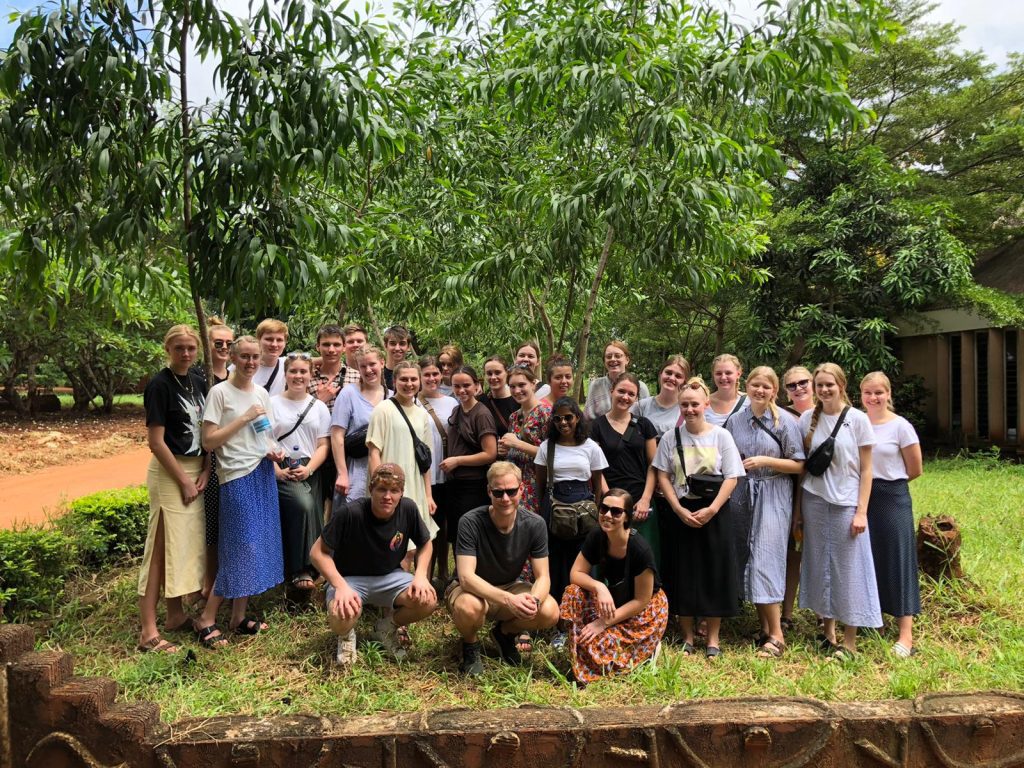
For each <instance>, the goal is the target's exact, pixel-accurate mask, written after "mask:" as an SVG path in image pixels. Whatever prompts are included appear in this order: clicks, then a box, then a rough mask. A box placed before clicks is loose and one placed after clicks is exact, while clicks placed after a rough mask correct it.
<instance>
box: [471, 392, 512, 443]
mask: <svg viewBox="0 0 1024 768" xmlns="http://www.w3.org/2000/svg"><path fill="white" fill-rule="evenodd" d="M480 402H481V403H483V404H484V405H486V406H487V410H489V411H490V412H491V416H493V417H494V426H495V427H497V429H498V434H502V435H503V434H505V433H506V432H508V421H509V419H511V418H512V414H513V413H515V412H516V411H518V410H519V403H517V402H516V399H515V398H514V397H512V395H509V396H508V397H494V396H493V395H491V393H490V392H488V393H487V394H486V395H481V396H480Z"/></svg>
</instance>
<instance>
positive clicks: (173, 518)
mask: <svg viewBox="0 0 1024 768" xmlns="http://www.w3.org/2000/svg"><path fill="white" fill-rule="evenodd" d="M174 458H175V459H176V460H177V462H178V465H179V466H180V467H181V468H182V469H183V470H185V474H187V475H188V476H189V477H191V478H192V479H193V480H197V479H198V478H199V474H200V473H201V472H202V470H203V459H202V457H201V456H175V457H174ZM146 485H147V487H148V488H149V532H148V533H147V534H146V549H145V552H144V553H143V555H142V570H140V571H139V595H144V594H146V586H147V584H148V581H149V566H150V561H151V559H152V557H153V545H154V543H155V541H156V529H157V525H158V524H159V522H160V516H161V513H162V514H163V520H164V597H181V596H182V595H189V594H192V593H193V592H198V591H199V590H200V589H202V587H203V572H204V570H205V568H206V513H205V511H204V508H203V494H201V493H200V494H199V495H198V496H196V498H195V500H193V502H192V503H191V504H188V505H186V504H184V503H183V502H182V500H181V487H180V486H179V485H178V481H177V480H175V479H174V478H173V477H171V475H170V473H169V472H168V471H167V470H166V469H164V467H163V465H162V464H161V463H160V462H159V461H158V460H157V458H156V456H154V457H153V458H152V459H150V462H149V471H148V472H147V473H146Z"/></svg>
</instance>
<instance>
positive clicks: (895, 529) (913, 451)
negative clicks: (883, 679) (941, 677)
mask: <svg viewBox="0 0 1024 768" xmlns="http://www.w3.org/2000/svg"><path fill="white" fill-rule="evenodd" d="M860 400H861V403H862V404H863V406H864V410H865V411H866V412H867V414H868V419H870V420H871V427H872V429H873V430H874V433H875V447H874V448H873V449H872V450H871V497H870V499H869V500H868V527H869V528H870V530H871V553H872V557H873V559H874V563H875V579H876V582H877V584H878V599H879V603H880V605H881V608H882V612H883V613H888V614H889V615H890V616H895V617H896V622H897V625H898V627H899V633H900V634H899V638H897V640H896V643H895V645H893V647H892V650H893V653H895V654H896V655H897V656H900V657H903V658H906V657H907V656H910V655H911V654H913V653H915V650H916V649H915V648H914V616H916V615H917V614H919V613H920V612H921V588H920V585H919V584H918V580H917V544H916V540H915V533H914V507H913V504H912V502H911V499H910V487H909V484H910V482H911V481H912V480H914V479H915V478H918V477H920V476H921V472H922V470H923V463H922V460H921V442H920V440H918V438H917V433H916V432H915V431H914V428H913V427H912V426H911V425H910V422H909V421H907V420H906V419H904V418H903V417H902V416H898V415H897V414H896V413H895V411H894V410H893V407H892V385H891V384H890V383H889V377H888V376H886V375H885V374H884V373H882V372H881V371H874V372H872V373H869V374H868V375H867V376H865V377H864V378H863V379H861V382H860Z"/></svg>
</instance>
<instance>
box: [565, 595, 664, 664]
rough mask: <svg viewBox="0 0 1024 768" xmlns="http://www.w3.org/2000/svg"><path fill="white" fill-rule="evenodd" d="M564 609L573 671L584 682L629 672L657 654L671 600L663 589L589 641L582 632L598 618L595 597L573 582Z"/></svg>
mask: <svg viewBox="0 0 1024 768" xmlns="http://www.w3.org/2000/svg"><path fill="white" fill-rule="evenodd" d="M560 611H561V617H562V619H563V620H565V621H567V622H569V624H570V625H571V629H570V630H569V638H568V642H567V646H568V648H569V656H570V658H571V659H572V672H573V674H574V675H575V676H576V679H577V680H578V681H580V682H581V683H589V682H591V681H593V680H596V679H598V678H599V677H602V676H604V675H618V674H622V673H625V672H629V671H630V670H631V669H633V667H636V666H638V665H639V664H643V663H644V662H645V661H647V660H648V659H649V658H651V656H653V655H654V651H655V649H656V648H657V647H658V643H659V642H661V637H662V635H664V634H665V627H666V626H668V599H667V598H666V597H665V592H664V591H663V590H660V589H659V590H658V591H657V592H655V593H654V596H653V597H651V602H649V603H648V604H647V607H646V608H644V609H643V610H642V611H641V612H640V613H638V614H637V615H636V616H634V617H633V618H631V619H626V621H622V622H619V623H618V624H616V625H614V626H611V627H608V628H607V629H606V630H604V632H602V633H601V634H599V635H598V636H597V637H595V638H594V639H593V640H591V641H590V642H588V643H583V642H582V641H580V640H579V634H580V632H581V631H582V630H583V628H584V627H585V626H586V625H587V624H589V623H590V622H592V621H594V620H595V619H597V603H596V601H595V600H594V596H593V595H592V594H591V593H590V592H587V591H586V590H585V589H583V588H581V587H580V586H579V585H577V584H570V585H569V586H568V587H566V588H565V592H564V593H563V595H562V604H561V608H560Z"/></svg>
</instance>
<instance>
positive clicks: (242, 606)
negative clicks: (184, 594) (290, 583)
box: [194, 336, 284, 648]
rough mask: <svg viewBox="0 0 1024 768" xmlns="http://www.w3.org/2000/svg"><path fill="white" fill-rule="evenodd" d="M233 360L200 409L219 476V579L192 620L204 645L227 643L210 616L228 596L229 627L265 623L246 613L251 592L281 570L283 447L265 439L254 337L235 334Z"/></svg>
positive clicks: (274, 580)
mask: <svg viewBox="0 0 1024 768" xmlns="http://www.w3.org/2000/svg"><path fill="white" fill-rule="evenodd" d="M231 362H232V363H233V364H234V369H233V370H232V372H231V376H230V377H229V378H228V380H227V381H225V382H224V383H223V384H218V385H217V386H216V387H214V388H213V389H211V390H210V396H209V398H208V399H207V403H206V411H205V412H204V413H203V447H204V448H205V449H206V450H208V451H213V450H215V451H217V464H218V466H219V468H220V483H221V484H220V538H219V542H218V546H217V560H218V568H217V580H216V582H215V583H214V585H213V593H212V594H211V595H210V597H209V599H208V600H207V601H206V607H205V608H204V609H203V612H202V614H201V615H200V616H199V618H197V619H196V621H195V624H194V626H195V630H196V637H197V638H198V639H199V641H200V642H201V643H202V644H203V645H205V646H206V647H208V648H217V647H218V646H221V645H223V644H224V643H225V642H226V639H225V638H224V636H223V635H222V634H221V631H220V630H219V629H218V628H217V625H216V624H215V623H214V622H215V621H216V618H217V609H218V608H220V604H221V602H223V600H224V599H229V600H231V601H232V603H231V618H230V620H229V623H228V627H229V628H230V629H232V630H234V631H235V632H237V633H239V634H245V635H255V634H256V633H258V632H261V631H263V630H265V629H266V628H267V625H266V624H264V623H263V622H261V621H259V620H258V619H255V618H252V617H250V616H246V614H245V610H246V607H247V606H248V602H249V596H250V595H257V594H259V593H261V592H265V591H266V590H268V589H270V588H272V587H275V586H277V585H278V584H280V583H281V581H282V580H283V577H284V559H283V557H282V550H281V516H280V511H279V509H278V505H277V487H276V484H275V482H274V470H273V462H276V461H280V460H281V459H283V458H284V453H283V452H282V451H280V450H279V449H278V448H277V447H276V443H272V442H271V441H268V439H267V438H268V436H269V435H270V434H271V430H272V429H273V424H274V415H273V409H272V407H271V404H270V395H268V394H267V391H266V390H265V389H264V388H263V387H260V386H257V385H255V384H254V383H253V377H254V376H255V375H256V372H257V371H258V370H259V367H260V346H259V344H258V343H257V341H256V339H254V338H253V337H252V336H242V337H240V338H238V339H236V340H235V343H234V345H233V347H232V351H231Z"/></svg>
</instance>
